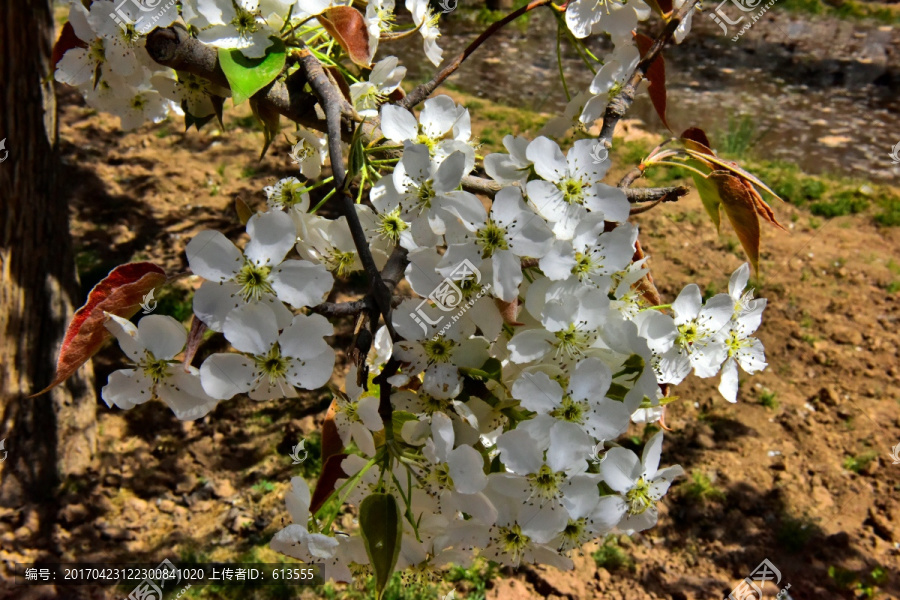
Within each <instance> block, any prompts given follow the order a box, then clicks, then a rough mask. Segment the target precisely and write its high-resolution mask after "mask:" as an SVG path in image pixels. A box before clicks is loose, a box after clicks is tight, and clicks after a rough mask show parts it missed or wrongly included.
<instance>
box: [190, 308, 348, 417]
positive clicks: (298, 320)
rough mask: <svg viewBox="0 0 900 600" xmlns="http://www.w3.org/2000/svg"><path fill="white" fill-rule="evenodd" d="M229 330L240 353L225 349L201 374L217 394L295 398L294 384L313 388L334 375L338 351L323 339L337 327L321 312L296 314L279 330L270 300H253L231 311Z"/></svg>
mask: <svg viewBox="0 0 900 600" xmlns="http://www.w3.org/2000/svg"><path fill="white" fill-rule="evenodd" d="M224 333H225V339H227V340H228V342H229V343H230V344H231V345H232V346H233V347H234V348H235V349H236V350H238V351H239V352H241V354H236V353H221V352H220V353H217V354H213V355H212V356H210V357H209V358H207V359H206V360H205V361H203V364H202V365H201V366H200V379H201V382H202V384H203V389H204V390H206V392H207V393H208V394H209V395H210V396H212V397H213V398H219V399H222V400H225V399H228V398H232V397H234V396H235V395H236V394H249V395H250V397H251V398H253V399H254V400H271V399H273V398H284V397H287V398H295V397H296V396H297V390H296V389H295V388H298V387H299V388H303V389H305V390H314V389H316V388H318V387H321V386H323V385H325V383H326V382H327V381H328V380H329V379H331V372H332V370H333V368H334V357H335V354H334V350H332V348H331V346H329V345H328V343H327V342H326V341H325V340H324V338H325V337H327V336H330V335H332V334H333V333H334V329H333V328H332V326H331V323H329V322H328V320H327V319H326V318H325V317H323V316H322V315H303V314H300V315H295V316H294V318H293V319H292V320H291V322H290V324H289V325H288V326H287V327H286V328H285V329H284V331H282V332H281V333H280V334H279V333H278V323H277V320H276V317H275V313H274V312H273V311H272V309H271V308H269V306H268V305H266V304H259V303H257V304H248V305H245V306H242V307H240V308H237V309H235V310H233V311H231V312H230V313H229V314H228V316H227V317H226V318H225V324H224Z"/></svg>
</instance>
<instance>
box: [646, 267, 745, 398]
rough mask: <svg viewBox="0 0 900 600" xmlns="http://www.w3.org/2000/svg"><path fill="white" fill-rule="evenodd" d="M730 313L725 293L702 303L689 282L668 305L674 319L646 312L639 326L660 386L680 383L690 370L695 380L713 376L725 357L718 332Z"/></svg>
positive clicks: (695, 288)
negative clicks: (696, 377) (654, 360)
mask: <svg viewBox="0 0 900 600" xmlns="http://www.w3.org/2000/svg"><path fill="white" fill-rule="evenodd" d="M733 310H734V303H733V302H732V299H731V297H730V296H729V295H728V294H718V295H716V296H714V297H712V298H710V299H709V300H708V301H707V302H706V304H704V303H703V297H702V294H701V293H700V287H699V286H697V284H694V283H692V284H690V285H688V286H687V287H685V288H684V289H683V290H682V291H681V293H680V294H678V298H676V299H675V302H673V303H672V312H673V313H674V319H672V318H669V317H667V316H666V315H662V314H660V313H657V312H655V311H648V313H647V314H646V316H645V317H643V318H642V319H641V320H640V326H641V330H642V335H644V336H646V338H647V342H648V344H649V345H650V348H651V350H653V352H654V355H655V356H656V357H657V358H656V360H657V364H656V365H655V367H656V370H657V374H658V375H659V381H660V383H673V384H677V383H680V382H681V381H683V380H684V378H685V377H687V376H688V374H689V373H690V372H691V369H693V371H694V373H695V374H696V375H697V376H698V377H712V376H713V375H715V374H716V373H717V372H718V371H719V367H720V366H721V365H722V363H723V362H724V361H725V359H726V358H727V355H728V351H727V350H726V348H725V344H724V343H723V341H722V337H721V333H722V332H723V330H724V329H725V328H726V327H727V325H728V323H729V321H730V320H731V315H732V312H733Z"/></svg>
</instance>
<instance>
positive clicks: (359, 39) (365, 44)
mask: <svg viewBox="0 0 900 600" xmlns="http://www.w3.org/2000/svg"><path fill="white" fill-rule="evenodd" d="M318 19H319V23H321V24H322V27H324V28H325V31H327V32H328V33H329V34H330V35H331V37H333V38H334V39H335V40H337V43H338V44H340V45H341V48H343V49H344V51H346V52H347V55H348V56H349V57H350V60H352V61H353V62H354V63H356V64H357V65H359V66H361V67H368V66H369V30H368V29H367V28H366V21H365V19H364V18H363V16H362V13H360V12H359V11H358V10H356V9H355V8H352V7H350V6H333V7H331V8H329V9H326V10H325V12H323V13H322V14H321V15H319V17H318Z"/></svg>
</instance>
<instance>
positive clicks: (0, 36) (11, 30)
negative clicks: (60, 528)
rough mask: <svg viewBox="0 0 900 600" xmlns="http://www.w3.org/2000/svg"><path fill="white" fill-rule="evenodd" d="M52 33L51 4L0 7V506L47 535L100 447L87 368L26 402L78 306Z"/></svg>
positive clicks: (38, 0) (51, 363) (43, 380)
mask: <svg viewBox="0 0 900 600" xmlns="http://www.w3.org/2000/svg"><path fill="white" fill-rule="evenodd" d="M53 35H54V32H53V18H52V9H51V3H50V1H49V0H32V1H29V2H2V3H0V82H2V84H0V139H3V138H5V139H6V149H7V151H8V152H9V154H8V156H7V158H6V160H5V161H4V162H2V163H0V439H5V440H6V443H5V445H6V452H7V455H6V459H5V460H4V461H3V462H2V463H0V506H5V507H22V506H25V505H31V506H32V507H35V505H38V506H40V507H41V510H40V511H39V512H41V513H42V514H44V515H45V516H47V517H48V518H41V519H40V521H41V523H40V527H39V528H40V530H41V531H31V532H30V533H31V534H34V535H38V534H43V535H40V538H41V539H46V538H45V537H44V536H45V535H46V534H47V533H48V528H49V527H50V526H51V525H52V515H50V514H49V513H48V511H51V510H52V506H53V502H51V501H49V500H50V499H51V498H52V495H53V492H54V491H55V489H56V487H57V485H58V484H59V482H60V481H61V479H62V478H65V477H67V476H70V475H78V474H80V473H83V472H84V470H85V469H86V467H87V466H88V465H89V463H90V460H91V456H92V454H93V452H94V449H95V445H96V421H95V414H96V398H95V395H94V388H93V372H92V370H91V367H90V365H89V364H88V365H86V366H85V367H83V368H82V369H81V370H80V371H79V372H78V373H77V374H76V376H74V377H72V378H71V379H70V380H69V381H68V382H66V383H65V384H63V385H60V386H58V387H57V388H56V389H54V390H53V391H52V392H50V393H47V394H45V395H43V396H40V397H38V398H33V399H28V398H26V396H28V395H29V394H31V393H34V392H36V391H38V390H40V389H42V388H43V387H44V386H45V385H47V384H48V383H49V382H50V380H51V379H52V376H53V373H54V370H55V357H56V353H57V351H58V348H59V344H60V342H61V340H62V337H63V333H64V331H65V327H66V324H67V322H68V321H69V319H70V318H71V316H72V313H73V305H74V304H80V302H79V300H80V298H79V297H80V292H79V289H78V285H77V276H76V273H75V261H74V253H73V248H72V241H71V238H70V235H69V216H68V208H67V195H66V193H65V189H66V187H65V186H64V185H58V183H60V182H59V181H58V170H59V167H60V163H59V157H58V154H57V152H56V138H57V124H56V100H55V95H54V91H53V85H52V68H51V65H50V60H51V48H52V44H53ZM0 158H3V152H2V151H0ZM2 458H3V452H0V459H2Z"/></svg>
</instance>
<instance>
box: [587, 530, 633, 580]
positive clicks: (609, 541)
mask: <svg viewBox="0 0 900 600" xmlns="http://www.w3.org/2000/svg"><path fill="white" fill-rule="evenodd" d="M591 558H593V559H594V563H595V564H596V565H597V566H598V567H603V568H604V569H606V570H607V571H620V570H628V571H631V572H634V570H635V565H634V559H632V558H631V556H630V555H629V554H628V553H627V552H625V550H623V549H622V547H621V546H620V545H619V542H618V540H617V538H616V536H615V535H608V536H606V539H605V540H603V545H601V546H600V547H599V548H597V549H596V550H594V552H592V553H591Z"/></svg>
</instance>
